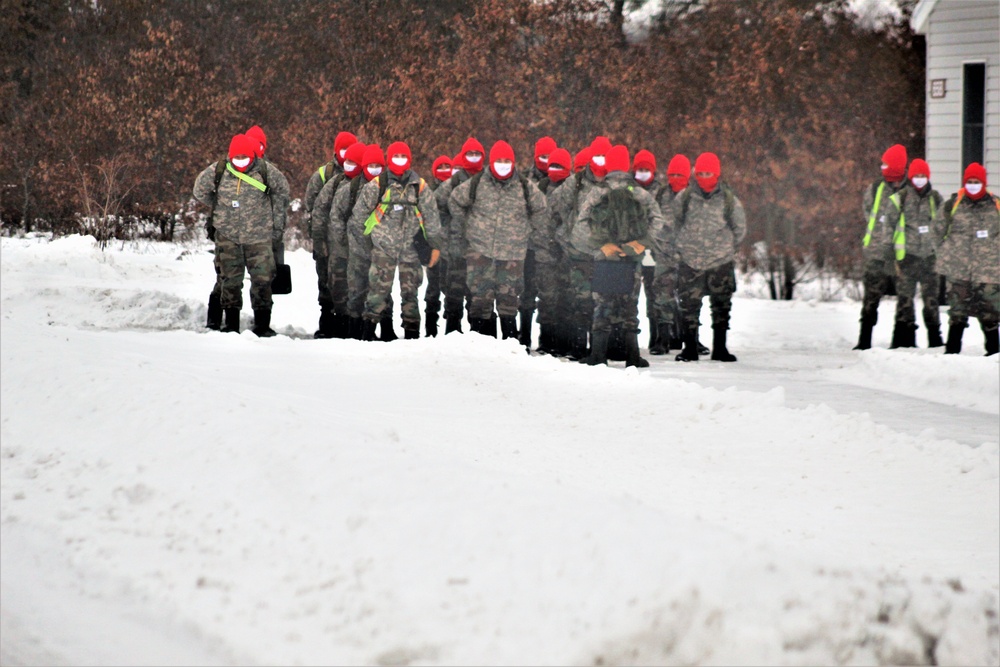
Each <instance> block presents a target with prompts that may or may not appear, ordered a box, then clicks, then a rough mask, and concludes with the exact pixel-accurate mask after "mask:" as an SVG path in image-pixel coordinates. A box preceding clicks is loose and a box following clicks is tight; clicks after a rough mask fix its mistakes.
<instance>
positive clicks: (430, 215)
mask: <svg viewBox="0 0 1000 667" xmlns="http://www.w3.org/2000/svg"><path fill="white" fill-rule="evenodd" d="M419 202H420V203H419V206H420V213H421V214H422V215H423V216H424V232H425V233H426V234H427V242H428V243H430V244H431V247H432V248H434V249H436V250H442V249H443V248H444V244H445V239H444V234H443V230H442V228H441V218H440V216H438V208H437V198H436V197H435V196H434V191H433V190H431V189H430V188H429V187H425V188H424V191H423V192H421V193H420V198H419Z"/></svg>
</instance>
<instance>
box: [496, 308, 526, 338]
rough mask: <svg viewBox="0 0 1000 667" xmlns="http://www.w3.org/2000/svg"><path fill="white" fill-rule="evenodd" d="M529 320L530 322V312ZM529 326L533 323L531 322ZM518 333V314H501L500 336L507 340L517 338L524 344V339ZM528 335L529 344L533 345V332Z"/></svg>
mask: <svg viewBox="0 0 1000 667" xmlns="http://www.w3.org/2000/svg"><path fill="white" fill-rule="evenodd" d="M521 312H522V313H523V312H524V311H521ZM528 320H529V322H530V320H531V314H530V313H529V314H528ZM522 321H523V320H522ZM528 326H529V327H530V326H531V324H529V325H528ZM517 333H518V332H517V316H516V315H501V316H500V337H501V338H502V339H503V340H507V339H508V338H517V339H518V342H520V343H521V344H522V345H523V344H524V341H522V340H521V339H520V337H519V336H518V335H517ZM528 336H529V340H528V345H531V340H530V336H531V334H530V333H529V334H528Z"/></svg>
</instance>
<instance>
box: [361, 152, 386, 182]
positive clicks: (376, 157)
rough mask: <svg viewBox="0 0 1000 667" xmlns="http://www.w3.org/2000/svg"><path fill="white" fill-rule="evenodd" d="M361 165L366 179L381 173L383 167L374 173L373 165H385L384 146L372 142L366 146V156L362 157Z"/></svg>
mask: <svg viewBox="0 0 1000 667" xmlns="http://www.w3.org/2000/svg"><path fill="white" fill-rule="evenodd" d="M361 167H362V169H363V170H364V171H362V172H361V173H363V174H364V175H365V179H366V180H369V181H370V180H372V179H373V178H375V177H376V176H378V175H379V173H381V169H379V171H378V172H376V173H374V174H373V173H372V172H371V167H380V168H381V167H385V155H383V154H382V147H381V146H379V145H378V144H372V145H371V146H368V147H367V148H365V156H364V157H363V158H361Z"/></svg>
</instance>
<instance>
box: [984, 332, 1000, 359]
mask: <svg viewBox="0 0 1000 667" xmlns="http://www.w3.org/2000/svg"><path fill="white" fill-rule="evenodd" d="M983 338H984V339H985V340H984V343H983V344H984V345H985V346H986V356H987V357H992V356H993V355H994V354H996V353H997V352H1000V329H993V330H992V331H983Z"/></svg>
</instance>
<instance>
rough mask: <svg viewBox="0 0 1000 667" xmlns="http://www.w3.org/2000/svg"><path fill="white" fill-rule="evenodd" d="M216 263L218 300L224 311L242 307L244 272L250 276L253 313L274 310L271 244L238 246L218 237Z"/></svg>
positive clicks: (272, 252) (243, 244) (241, 244)
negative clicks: (272, 305)
mask: <svg viewBox="0 0 1000 667" xmlns="http://www.w3.org/2000/svg"><path fill="white" fill-rule="evenodd" d="M215 263H216V270H217V272H218V275H219V282H220V290H221V291H220V293H219V301H220V302H221V304H222V307H223V308H242V307H243V276H244V271H246V272H249V274H250V305H251V307H252V308H253V309H254V310H271V304H272V301H271V281H272V280H274V272H275V266H274V249H273V248H272V246H271V242H270V241H267V242H265V243H236V242H235V241H230V240H229V239H227V238H224V237H222V236H220V235H218V234H216V236H215Z"/></svg>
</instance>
